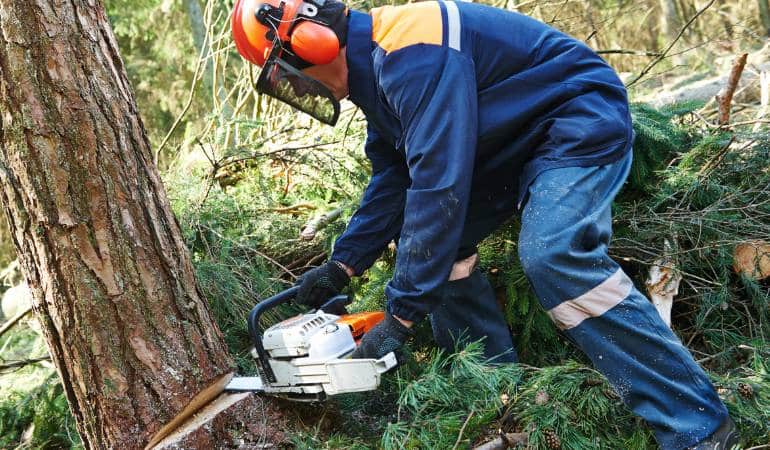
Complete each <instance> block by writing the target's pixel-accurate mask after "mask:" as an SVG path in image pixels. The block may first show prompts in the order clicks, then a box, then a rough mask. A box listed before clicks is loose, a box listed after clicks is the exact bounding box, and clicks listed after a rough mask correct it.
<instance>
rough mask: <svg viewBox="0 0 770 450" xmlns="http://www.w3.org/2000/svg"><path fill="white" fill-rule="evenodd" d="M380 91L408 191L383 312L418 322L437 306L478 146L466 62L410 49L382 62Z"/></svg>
mask: <svg viewBox="0 0 770 450" xmlns="http://www.w3.org/2000/svg"><path fill="white" fill-rule="evenodd" d="M380 86H381V87H382V90H383V94H384V96H385V98H386V99H387V102H388V104H389V105H390V107H391V108H392V109H393V110H394V112H395V113H396V115H397V116H398V117H399V119H400V121H401V126H402V129H403V135H402V140H403V145H404V147H405V149H406V162H407V165H408V167H409V175H410V177H411V185H410V186H409V189H408V190H407V191H406V203H405V208H404V219H403V225H402V228H401V237H400V240H399V245H398V254H397V257H396V268H395V272H394V274H393V278H392V279H391V281H390V282H389V284H388V286H387V287H386V288H385V294H386V296H387V298H388V309H389V311H390V312H391V313H392V314H394V315H397V316H399V317H401V318H404V319H407V320H412V321H419V320H421V319H422V318H424V317H425V315H426V314H428V313H429V312H430V311H431V310H432V309H433V307H434V306H435V305H436V304H437V302H438V301H439V298H440V297H439V288H440V287H441V286H442V285H443V284H444V283H445V282H446V280H447V279H448V277H449V272H450V270H451V267H452V264H453V263H454V261H455V257H456V255H457V249H458V247H459V243H460V237H461V236H462V232H463V225H464V223H465V215H466V212H467V207H468V202H469V196H470V186H471V178H472V174H473V162H474V159H475V152H476V143H477V131H476V130H477V120H478V110H477V92H476V80H475V72H474V66H473V62H472V60H470V59H469V58H468V57H466V56H465V55H463V54H462V53H460V52H458V51H456V50H453V49H450V48H447V47H442V46H435V45H423V44H419V45H413V46H410V47H406V48H403V49H400V50H397V51H395V52H393V53H390V54H388V55H387V56H385V57H384V60H383V62H382V68H381V71H380Z"/></svg>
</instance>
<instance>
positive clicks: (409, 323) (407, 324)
mask: <svg viewBox="0 0 770 450" xmlns="http://www.w3.org/2000/svg"><path fill="white" fill-rule="evenodd" d="M393 318H394V319H396V320H398V321H399V322H401V325H403V326H405V327H407V328H412V325H414V322H412V321H411V320H406V319H402V318H400V317H398V316H393Z"/></svg>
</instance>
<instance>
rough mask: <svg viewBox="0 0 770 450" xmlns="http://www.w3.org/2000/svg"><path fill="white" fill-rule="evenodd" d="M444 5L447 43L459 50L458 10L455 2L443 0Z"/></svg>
mask: <svg viewBox="0 0 770 450" xmlns="http://www.w3.org/2000/svg"><path fill="white" fill-rule="evenodd" d="M444 5H446V18H447V24H446V29H447V36H449V38H448V39H447V43H448V45H449V48H453V49H455V50H457V51H460V11H459V10H458V9H457V5H455V2H444Z"/></svg>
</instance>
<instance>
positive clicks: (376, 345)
mask: <svg viewBox="0 0 770 450" xmlns="http://www.w3.org/2000/svg"><path fill="white" fill-rule="evenodd" d="M412 335H414V330H412V329H411V328H408V327H406V326H405V325H404V324H402V323H401V322H399V320H398V319H396V318H395V317H393V316H391V315H390V313H389V312H385V318H384V319H383V320H382V322H380V323H378V324H377V325H375V326H374V328H372V329H371V330H369V332H368V333H366V334H365V335H364V337H363V338H361V343H360V344H359V345H358V348H357V349H355V350H354V351H353V353H352V354H351V355H350V357H351V358H357V359H366V358H372V359H379V358H382V357H383V356H385V355H387V354H388V353H390V352H396V353H398V350H399V349H400V348H401V347H403V346H404V343H405V342H406V340H407V339H409V338H410V337H411V336H412ZM397 356H398V355H397ZM398 359H400V358H398Z"/></svg>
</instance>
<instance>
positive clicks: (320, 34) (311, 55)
mask: <svg viewBox="0 0 770 450" xmlns="http://www.w3.org/2000/svg"><path fill="white" fill-rule="evenodd" d="M291 49H292V51H293V52H294V53H295V54H296V55H297V56H299V57H300V58H302V59H303V60H305V61H307V62H309V63H310V64H313V65H323V64H329V63H330V62H332V61H334V58H336V57H337V55H338V54H339V52H340V41H339V39H337V35H336V34H334V31H332V29H331V28H329V27H325V26H323V25H321V24H318V23H315V22H308V21H302V22H300V23H299V24H297V25H296V26H295V27H294V30H293V31H292V33H291Z"/></svg>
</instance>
